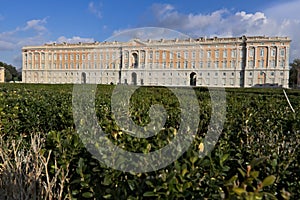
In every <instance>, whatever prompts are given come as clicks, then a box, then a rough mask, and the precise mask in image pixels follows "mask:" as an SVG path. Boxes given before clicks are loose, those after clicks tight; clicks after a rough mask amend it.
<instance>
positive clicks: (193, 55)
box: [192, 51, 196, 59]
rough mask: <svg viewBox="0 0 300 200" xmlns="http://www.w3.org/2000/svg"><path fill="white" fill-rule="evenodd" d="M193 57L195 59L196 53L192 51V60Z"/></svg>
mask: <svg viewBox="0 0 300 200" xmlns="http://www.w3.org/2000/svg"><path fill="white" fill-rule="evenodd" d="M195 57H196V52H195V51H193V52H192V59H195Z"/></svg>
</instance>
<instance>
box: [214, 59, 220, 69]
mask: <svg viewBox="0 0 300 200" xmlns="http://www.w3.org/2000/svg"><path fill="white" fill-rule="evenodd" d="M218 67H219V61H215V68H216V69H217V68H218Z"/></svg>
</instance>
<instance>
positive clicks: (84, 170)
mask: <svg viewBox="0 0 300 200" xmlns="http://www.w3.org/2000/svg"><path fill="white" fill-rule="evenodd" d="M114 87H115V86H98V90H97V94H96V106H95V108H96V114H97V118H98V121H99V125H100V126H101V127H102V128H103V130H104V131H105V132H106V134H107V137H108V138H109V139H110V140H111V141H112V142H113V143H114V144H115V145H118V146H121V147H122V148H124V149H125V150H127V151H132V152H143V153H148V152H149V151H155V150H157V149H160V148H162V147H164V146H166V145H167V144H169V142H170V141H172V139H173V138H174V137H175V135H176V134H175V133H176V130H177V129H178V127H179V126H180V121H179V119H178V117H179V116H180V110H179V109H178V106H179V103H178V101H177V100H176V96H174V95H173V94H172V93H171V92H170V91H169V90H168V89H166V88H163V87H162V88H160V87H143V88H140V89H139V90H137V91H136V93H134V95H133V96H132V97H131V104H132V106H131V108H130V111H131V113H132V120H133V121H134V122H136V123H137V124H139V125H146V124H147V123H149V120H150V118H149V116H148V114H149V108H150V106H151V105H152V104H156V103H160V104H161V105H163V106H164V107H165V109H166V111H167V113H168V116H169V118H168V119H167V120H166V124H165V126H164V130H162V131H160V132H159V133H158V134H157V135H155V136H153V137H150V138H147V139H145V138H141V139H139V138H135V137H132V136H130V135H127V134H126V133H125V132H124V131H122V130H121V128H120V127H118V126H117V125H116V122H115V119H114V117H113V116H112V115H111V107H110V104H111V102H110V96H111V94H112V91H113V88H114ZM72 88H73V86H72V85H30V84H18V85H10V84H2V85H0V133H1V135H3V136H5V137H4V138H5V139H7V140H10V139H11V138H13V137H18V136H19V135H21V134H22V135H29V134H31V133H35V132H38V133H42V135H43V136H44V138H45V145H44V148H45V149H44V151H45V152H50V151H51V152H52V153H51V157H50V161H49V165H48V170H49V173H50V175H51V176H52V177H54V176H55V174H56V173H57V172H58V171H59V170H61V171H64V172H65V173H64V174H63V173H58V174H59V175H58V179H59V180H62V179H63V177H64V176H66V177H67V178H66V179H65V180H66V182H65V187H64V188H63V194H64V196H68V197H70V196H72V199H205V198H207V199H226V198H227V199H242V198H246V195H245V194H246V193H245V191H247V192H248V193H249V194H251V195H252V193H251V192H253V191H256V190H257V189H258V190H257V191H258V192H259V193H257V194H258V196H259V195H262V196H263V198H265V199H272V198H270V197H274V196H275V197H277V198H278V199H283V198H285V199H287V198H288V196H289V195H291V199H298V198H299V195H300V189H299V188H300V171H299V169H300V166H299V160H300V148H299V144H300V115H299V112H300V98H299V96H300V91H297V90H289V91H287V94H288V96H289V98H290V101H291V104H292V105H293V106H294V109H295V111H296V112H295V113H293V112H292V111H291V109H290V107H289V105H288V103H287V102H286V100H285V97H284V94H283V93H282V90H279V89H278V90H277V89H271V90H270V89H269V90H264V89H227V90H226V95H227V115H226V122H225V125H224V129H223V132H222V135H221V137H220V138H219V140H218V143H217V145H216V147H215V148H214V150H213V151H212V152H211V153H209V154H208V155H207V156H205V157H204V158H199V152H201V151H203V148H205V147H204V146H203V139H204V137H205V136H206V133H207V126H208V124H209V120H210V117H211V114H210V113H211V101H210V95H209V93H208V90H207V89H205V88H195V89H194V90H195V92H196V95H197V97H198V99H199V106H200V116H195V117H199V118H200V123H199V129H198V132H197V135H196V137H195V139H194V141H193V143H192V145H191V146H190V148H189V149H188V151H187V152H185V153H184V154H183V155H182V156H181V157H180V158H179V159H178V160H176V161H175V162H173V163H172V164H170V165H169V166H167V167H165V168H163V169H160V170H157V171H153V172H147V173H133V172H131V173H129V172H121V171H118V170H114V169H111V168H108V167H106V166H105V165H104V164H103V163H100V162H99V161H98V160H97V159H96V158H94V157H93V155H91V154H90V153H89V152H88V151H87V150H86V148H85V147H84V145H83V143H82V142H81V140H80V138H79V135H78V134H77V133H76V130H75V126H74V122H73V116H72ZM182 91H183V92H184V89H182ZM24 148H30V147H29V145H28V146H26V145H24ZM45 155H48V154H46V153H45ZM1 162H2V161H1V159H0V163H1ZM126 162H127V161H124V163H125V164H126ZM247 166H251V170H249V169H248V168H247ZM62 169H63V170H62ZM61 171H59V172H61ZM66 172H68V173H66ZM247 173H249V176H247ZM237 182H238V183H239V184H238V185H236V187H234V184H237ZM58 183H59V181H58V182H57V184H58ZM242 184H244V185H247V184H248V185H247V187H246V189H245V190H244V188H243V186H242ZM261 184H262V185H261ZM239 186H241V187H239ZM262 186H263V187H262ZM57 187H59V184H58V185H57ZM238 188H242V189H243V190H242V189H238ZM248 193H247V194H248ZM255 194H256V193H255Z"/></svg>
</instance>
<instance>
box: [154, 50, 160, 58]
mask: <svg viewBox="0 0 300 200" xmlns="http://www.w3.org/2000/svg"><path fill="white" fill-rule="evenodd" d="M155 59H156V60H158V59H159V51H156V52H155Z"/></svg>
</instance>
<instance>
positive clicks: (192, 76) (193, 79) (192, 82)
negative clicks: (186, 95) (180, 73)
mask: <svg viewBox="0 0 300 200" xmlns="http://www.w3.org/2000/svg"><path fill="white" fill-rule="evenodd" d="M196 84H197V75H196V73H195V72H192V73H191V74H190V86H196Z"/></svg>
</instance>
